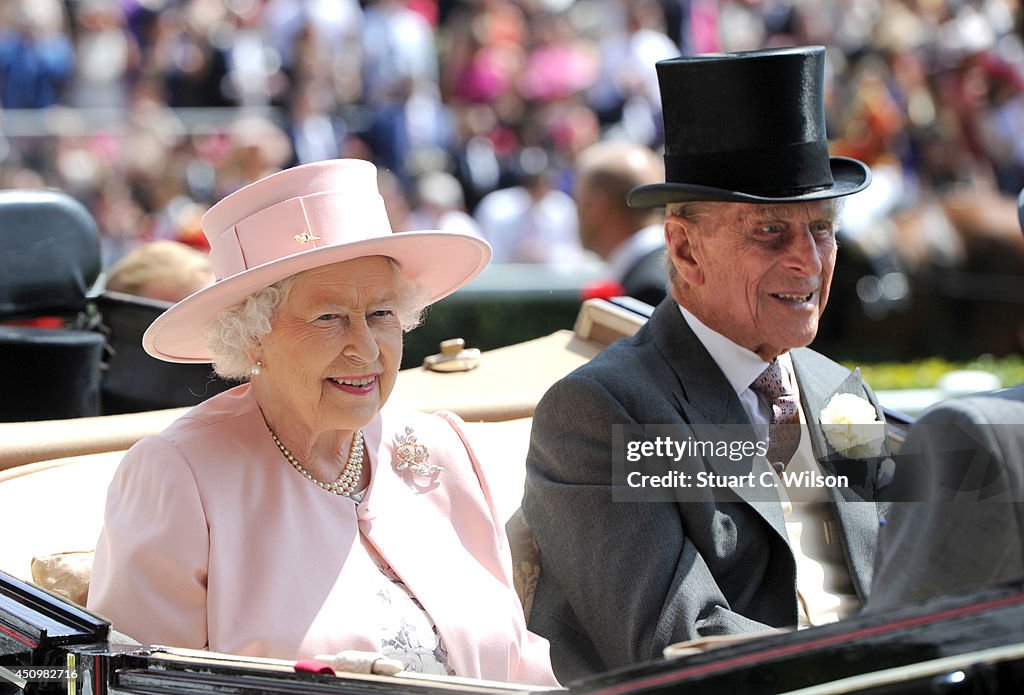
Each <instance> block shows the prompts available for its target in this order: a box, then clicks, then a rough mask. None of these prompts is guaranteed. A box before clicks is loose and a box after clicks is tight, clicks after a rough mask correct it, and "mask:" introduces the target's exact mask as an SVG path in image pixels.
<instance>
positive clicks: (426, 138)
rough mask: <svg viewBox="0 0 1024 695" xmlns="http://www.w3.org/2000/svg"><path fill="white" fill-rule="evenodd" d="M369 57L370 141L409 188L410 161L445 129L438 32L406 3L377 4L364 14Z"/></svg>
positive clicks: (366, 59)
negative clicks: (436, 41)
mask: <svg viewBox="0 0 1024 695" xmlns="http://www.w3.org/2000/svg"><path fill="white" fill-rule="evenodd" d="M363 56H364V62H363V86H364V93H363V99H364V103H365V105H366V106H367V108H368V110H369V117H370V125H369V129H368V130H367V132H366V133H365V138H366V140H367V142H368V144H369V145H370V147H371V149H372V151H373V153H374V155H375V157H376V158H377V160H378V161H379V162H380V163H381V164H382V165H383V166H384V167H386V168H388V169H390V170H391V171H393V172H394V173H395V175H396V176H398V178H399V179H400V180H401V181H402V182H403V183H408V180H409V179H408V172H407V169H406V162H407V161H408V159H409V158H410V157H411V156H413V155H414V154H415V152H416V150H417V149H421V148H423V147H426V146H430V145H434V144H436V142H437V138H438V132H437V131H438V130H439V128H440V123H439V119H440V111H441V105H440V93H439V90H438V86H437V84H438V67H437V55H436V52H435V49H434V45H433V30H432V29H431V27H430V25H429V24H428V23H427V21H426V20H425V19H424V18H423V15H421V14H419V13H417V12H414V11H412V10H410V9H409V8H407V7H406V6H405V3H404V2H403V1H402V0H371V1H370V2H367V3H366V6H365V8H364V10H363ZM414 133H415V136H416V137H414Z"/></svg>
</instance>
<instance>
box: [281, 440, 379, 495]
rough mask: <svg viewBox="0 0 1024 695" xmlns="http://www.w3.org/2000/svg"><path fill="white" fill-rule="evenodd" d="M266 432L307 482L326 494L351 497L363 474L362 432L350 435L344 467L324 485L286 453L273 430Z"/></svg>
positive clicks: (286, 450)
mask: <svg viewBox="0 0 1024 695" xmlns="http://www.w3.org/2000/svg"><path fill="white" fill-rule="evenodd" d="M267 430H269V432H270V436H271V437H273V438H274V444H277V448H278V449H280V450H281V453H282V454H284V457H285V458H286V459H288V463H290V464H292V468H294V469H295V470H297V471H298V472H299V473H301V474H302V475H304V476H305V477H306V479H307V480H309V481H310V482H312V483H314V484H315V485H316V486H317V487H319V488H320V489H322V490H326V491H327V492H333V493H334V494H335V495H341V496H342V497H351V495H352V493H353V492H355V490H356V485H358V484H359V477H360V476H361V475H362V472H363V431H362V430H356V433H355V434H354V435H352V445H351V446H350V447H349V450H348V460H347V461H346V462H345V467H344V468H342V469H341V475H339V476H338V479H337V480H335V481H334V482H333V483H325V482H323V481H322V480H317V479H316V478H314V477H313V476H312V474H311V473H310V472H309V471H307V470H306V469H305V468H303V467H302V464H301V463H299V462H298V460H296V458H295V457H294V456H293V455H292V452H290V451H288V448H287V447H285V445H284V444H282V443H281V440H280V439H278V438H277V435H276V434H274V430H272V429H270V426H269V425H268V426H267Z"/></svg>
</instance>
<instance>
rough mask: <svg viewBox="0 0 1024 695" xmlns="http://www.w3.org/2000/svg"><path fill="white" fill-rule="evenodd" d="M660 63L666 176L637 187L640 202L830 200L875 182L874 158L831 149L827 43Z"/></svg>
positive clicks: (635, 199) (634, 198) (634, 202)
mask: <svg viewBox="0 0 1024 695" xmlns="http://www.w3.org/2000/svg"><path fill="white" fill-rule="evenodd" d="M656 67H657V70H658V82H659V84H660V85H661V99H662V109H663V117H664V121H665V180H666V183H657V184H649V185H646V186H638V187H637V188H634V189H633V190H632V191H630V193H629V204H630V206H632V207H636V208H652V207H659V206H662V205H665V204H666V203H677V202H686V201H693V200H715V201H733V202H743V203H783V202H800V201H808V200H823V199H826V198H838V197H839V196H844V195H849V194H851V193H856V192H857V191H860V190H862V189H864V188H865V187H867V185H868V183H870V181H871V170H870V169H868V167H867V165H865V164H864V163H862V162H859V161H857V160H856V159H850V158H848V157H829V155H828V141H827V139H826V137H825V107H824V104H823V95H824V88H823V84H824V80H825V48H824V47H823V46H806V47H799V48H781V49H767V50H758V51H743V52H739V53H713V54H707V55H699V56H691V57H684V58H673V59H672V60H663V61H660V62H659V63H657V65H656Z"/></svg>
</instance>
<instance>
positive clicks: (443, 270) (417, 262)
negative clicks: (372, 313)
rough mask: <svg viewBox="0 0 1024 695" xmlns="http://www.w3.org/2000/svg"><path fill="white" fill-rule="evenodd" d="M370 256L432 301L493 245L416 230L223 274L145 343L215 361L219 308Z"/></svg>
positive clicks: (470, 272) (181, 356) (467, 275)
mask: <svg viewBox="0 0 1024 695" xmlns="http://www.w3.org/2000/svg"><path fill="white" fill-rule="evenodd" d="M369 256H387V257H389V258H392V259H394V261H395V262H396V263H397V264H398V265H399V267H400V268H401V270H402V275H403V276H404V277H407V278H409V279H410V280H412V281H414V282H416V283H417V284H419V285H421V286H423V287H424V288H426V290H427V297H428V303H433V302H436V301H437V300H439V299H442V298H443V297H446V296H448V295H449V294H451V293H452V292H454V291H455V290H457V289H459V288H460V287H462V286H463V285H465V284H466V283H467V282H469V281H470V280H472V279H473V278H475V277H476V276H477V275H478V274H479V273H480V271H482V270H483V269H484V267H485V266H486V265H487V263H488V261H490V258H491V248H490V246H489V245H488V244H487V242H485V241H483V240H481V239H477V238H476V237H472V236H470V235H468V234H460V233H454V232H442V231H417V232H396V233H394V234H390V235H387V236H383V237H376V238H370V239H364V240H360V241H356V242H351V243H347V244H335V245H331V246H325V247H322V248H318V249H311V250H309V251H304V252H302V253H297V254H294V255H292V256H287V257H285V258H280V259H277V260H274V261H272V262H269V263H265V264H263V265H260V266H256V267H254V268H250V269H249V270H246V271H243V272H241V273H238V274H236V275H232V276H230V277H227V278H224V279H223V280H219V281H217V282H216V283H214V284H213V285H211V286H210V287H207V288H205V289H202V290H199V291H198V292H196V293H194V294H192V295H190V296H188V297H186V298H185V299H182V300H181V301H180V302H178V303H177V304H175V305H174V306H172V307H170V308H169V309H167V311H165V312H164V313H162V314H161V315H160V316H158V317H157V318H156V320H155V321H154V322H153V323H152V324H151V325H150V327H149V328H148V329H147V330H146V332H145V334H144V335H143V337H142V346H143V348H145V350H146V352H147V353H149V354H150V355H152V356H153V357H156V358H157V359H161V360H164V361H165V362H212V361H213V358H212V356H211V355H210V352H209V349H208V348H207V346H206V336H205V329H206V327H207V326H208V325H209V324H210V323H211V322H212V321H213V320H214V319H215V318H216V316H217V314H218V313H220V312H221V311H223V310H224V309H227V308H228V307H231V306H233V305H234V304H237V303H238V302H241V301H242V300H243V299H245V298H246V297H248V296H249V295H251V294H253V293H254V292H257V291H259V290H261V289H263V288H265V287H269V286H270V285H272V284H274V283H276V282H278V281H280V280H284V279H285V278H287V277H290V276H292V275H295V274H297V273H301V272H303V271H305V270H311V269H313V268H319V267H322V266H325V265H330V264H332V263H340V262H342V261H349V260H355V259H357V258H366V257H369Z"/></svg>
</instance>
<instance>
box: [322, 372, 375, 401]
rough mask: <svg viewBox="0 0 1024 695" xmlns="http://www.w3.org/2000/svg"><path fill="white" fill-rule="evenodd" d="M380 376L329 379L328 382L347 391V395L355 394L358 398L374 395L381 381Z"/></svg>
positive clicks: (367, 375) (368, 375)
mask: <svg viewBox="0 0 1024 695" xmlns="http://www.w3.org/2000/svg"><path fill="white" fill-rule="evenodd" d="M379 377H380V375H379V374H366V375H364V376H345V377H341V376H339V377H328V378H327V381H328V382H329V383H330V384H331V385H332V386H334V387H335V388H337V389H339V390H341V391H345V392H346V393H354V394H356V395H358V396H364V395H366V394H369V393H372V392H374V391H375V390H376V389H377V382H378V380H379Z"/></svg>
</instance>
